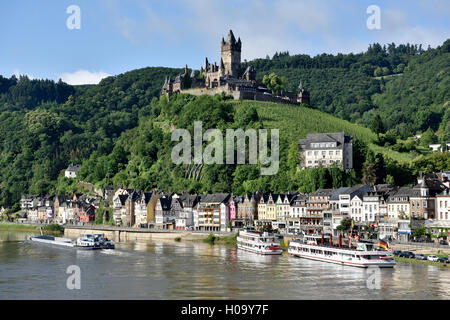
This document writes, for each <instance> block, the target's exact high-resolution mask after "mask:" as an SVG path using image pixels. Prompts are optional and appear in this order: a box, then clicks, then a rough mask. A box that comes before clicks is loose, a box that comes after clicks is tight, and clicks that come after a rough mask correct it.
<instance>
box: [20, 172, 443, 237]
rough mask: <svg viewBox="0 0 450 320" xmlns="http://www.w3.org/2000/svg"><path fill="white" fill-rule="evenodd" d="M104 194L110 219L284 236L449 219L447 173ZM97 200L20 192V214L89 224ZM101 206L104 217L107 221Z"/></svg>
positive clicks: (384, 233) (406, 231) (403, 232)
mask: <svg viewBox="0 0 450 320" xmlns="http://www.w3.org/2000/svg"><path fill="white" fill-rule="evenodd" d="M108 199H111V200H112V210H110V212H111V213H112V219H113V221H114V223H115V224H116V225H121V226H128V227H140V228H158V229H178V230H201V231H229V230H230V229H232V228H241V227H243V226H248V225H252V226H256V227H257V228H270V229H274V230H279V231H280V232H282V233H289V234H295V233H299V232H303V233H308V234H311V233H321V232H324V233H329V234H333V235H334V236H337V234H338V226H339V225H341V222H342V220H343V219H351V220H352V221H353V225H354V228H355V229H359V230H361V229H364V228H367V227H370V228H373V230H376V231H377V232H378V235H379V236H380V237H382V238H384V237H390V238H394V239H400V240H408V239H409V238H410V237H411V234H412V231H413V229H414V228H416V227H419V226H421V225H424V224H425V225H427V226H429V227H435V228H437V229H445V228H447V226H448V225H450V213H449V211H450V193H449V179H448V176H447V175H446V174H433V175H427V176H422V177H421V178H420V179H419V180H418V183H417V184H416V185H415V186H413V187H396V186H392V185H388V184H382V185H375V186H369V185H365V184H358V185H355V186H352V187H341V188H338V189H318V190H317V191H316V192H314V193H310V194H302V193H298V192H285V193H281V194H275V193H269V194H263V193H261V192H259V191H258V192H256V193H253V194H247V195H244V196H237V195H233V194H230V193H214V194H189V193H187V192H183V193H180V194H177V193H168V192H163V191H161V190H153V191H152V192H143V191H138V190H133V189H123V188H119V189H117V190H115V192H109V193H107V196H105V199H104V201H106V202H107V201H108ZM101 200H102V199H100V198H98V197H97V198H96V197H93V198H92V197H89V196H86V195H74V196H73V197H70V198H68V197H64V196H56V197H55V196H47V197H37V196H28V197H23V198H22V212H26V215H27V218H28V220H31V221H46V220H54V221H56V222H59V223H74V222H75V223H76V222H92V221H93V220H94V219H95V210H96V209H97V208H98V205H99V203H100V201H101ZM107 212H108V210H106V211H105V215H104V217H103V219H104V220H109V219H110V217H109V216H108V215H107ZM449 227H450V226H449Z"/></svg>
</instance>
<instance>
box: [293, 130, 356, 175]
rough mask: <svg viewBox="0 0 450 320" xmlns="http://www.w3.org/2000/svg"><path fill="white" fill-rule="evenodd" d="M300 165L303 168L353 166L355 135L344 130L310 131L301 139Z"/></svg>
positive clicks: (348, 168) (347, 167)
mask: <svg viewBox="0 0 450 320" xmlns="http://www.w3.org/2000/svg"><path fill="white" fill-rule="evenodd" d="M299 157H300V165H301V167H303V168H320V167H325V168H329V167H332V166H333V165H336V166H337V167H338V168H341V169H343V170H346V171H347V170H350V169H352V168H353V137H351V136H346V135H345V134H344V132H337V133H314V134H312V133H310V134H308V135H307V137H306V139H300V140H299Z"/></svg>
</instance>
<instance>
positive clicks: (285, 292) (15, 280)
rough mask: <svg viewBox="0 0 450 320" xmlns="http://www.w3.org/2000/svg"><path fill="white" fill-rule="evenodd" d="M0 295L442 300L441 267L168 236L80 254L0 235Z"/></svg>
mask: <svg viewBox="0 0 450 320" xmlns="http://www.w3.org/2000/svg"><path fill="white" fill-rule="evenodd" d="M0 239H2V240H1V241H0V299H18V298H21V299H448V298H449V294H450V272H448V271H447V269H446V268H442V267H435V266H426V265H419V264H408V263H398V264H397V266H396V267H395V268H394V269H382V270H381V272H380V274H381V283H380V284H381V289H380V290H371V289H369V288H368V287H367V278H368V276H369V273H368V271H367V270H366V269H359V268H353V267H347V266H341V265H336V264H329V263H322V262H318V261H311V260H305V259H301V258H296V257H292V256H288V255H287V254H283V255H282V256H262V255H258V254H253V253H250V252H246V251H242V250H238V249H236V248H234V247H228V246H220V245H209V244H206V243H201V242H189V241H181V242H175V241H173V240H166V241H159V240H158V241H154V242H120V243H118V244H117V246H116V249H115V250H104V251H97V250H95V251H89V250H87V251H85V250H74V249H72V248H63V247H61V248H60V247H51V246H48V245H45V244H37V243H32V242H30V241H28V240H26V239H27V235H26V234H24V233H14V232H12V233H11V232H8V233H4V232H0ZM72 264H76V265H79V266H80V268H81V271H82V290H79V291H76V290H75V291H71V290H67V289H66V286H65V283H66V280H67V274H66V273H65V272H66V269H67V267H68V266H69V265H72Z"/></svg>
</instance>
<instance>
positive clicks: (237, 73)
mask: <svg viewBox="0 0 450 320" xmlns="http://www.w3.org/2000/svg"><path fill="white" fill-rule="evenodd" d="M241 50H242V42H241V38H239V39H238V40H236V38H235V37H234V34H233V31H231V30H230V32H229V34H228V37H227V40H226V41H225V39H224V38H222V41H221V53H222V54H221V59H220V64H219V65H217V63H214V64H212V63H210V62H209V61H208V58H205V63H204V65H203V66H202V67H201V69H200V72H198V71H194V70H192V72H191V73H190V74H189V72H188V67H187V65H186V67H185V69H184V73H182V74H179V75H178V76H177V77H176V78H175V79H171V78H170V77H169V78H166V80H165V82H164V85H163V87H162V89H161V95H167V96H169V97H170V96H171V95H173V94H174V93H189V94H193V95H202V94H208V95H214V94H221V93H225V94H227V95H231V96H233V98H234V99H236V100H244V99H245V100H257V101H272V102H283V103H291V104H301V103H306V104H309V92H308V91H306V90H305V89H304V88H303V84H302V82H301V81H300V85H299V87H298V92H297V94H294V93H292V92H281V93H280V94H279V95H274V94H272V92H270V90H269V89H268V88H267V87H266V86H265V85H264V84H263V83H262V82H259V81H256V70H255V69H254V68H253V67H251V66H248V67H246V68H245V67H243V66H242V64H241ZM244 69H245V70H244Z"/></svg>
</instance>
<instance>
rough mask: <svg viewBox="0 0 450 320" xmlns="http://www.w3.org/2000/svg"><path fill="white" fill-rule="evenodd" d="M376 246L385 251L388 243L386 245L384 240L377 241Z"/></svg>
mask: <svg viewBox="0 0 450 320" xmlns="http://www.w3.org/2000/svg"><path fill="white" fill-rule="evenodd" d="M378 246H379V247H382V248H384V249H385V250H388V249H389V243H387V241H384V240H381V239H380V240H378Z"/></svg>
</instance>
